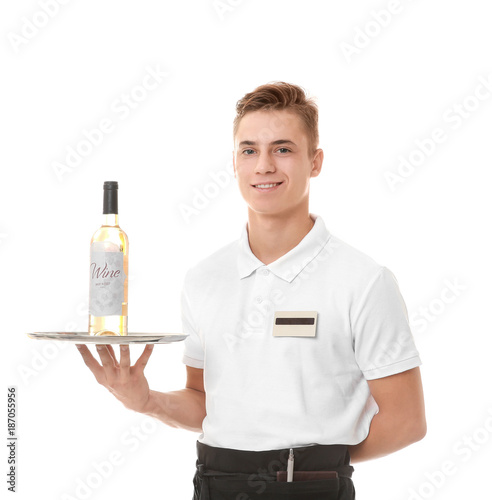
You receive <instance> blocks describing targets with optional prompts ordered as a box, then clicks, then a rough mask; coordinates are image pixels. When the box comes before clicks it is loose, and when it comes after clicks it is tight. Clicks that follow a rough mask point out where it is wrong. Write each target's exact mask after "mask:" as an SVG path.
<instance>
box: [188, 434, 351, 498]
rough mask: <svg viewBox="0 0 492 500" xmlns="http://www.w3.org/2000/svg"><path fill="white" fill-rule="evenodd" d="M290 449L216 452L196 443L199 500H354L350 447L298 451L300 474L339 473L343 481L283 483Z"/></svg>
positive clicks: (213, 448) (314, 448)
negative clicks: (279, 473) (280, 479)
mask: <svg viewBox="0 0 492 500" xmlns="http://www.w3.org/2000/svg"><path fill="white" fill-rule="evenodd" d="M288 455H289V449H279V450H266V451H245V450H234V449H230V448H216V447H213V446H208V445H205V444H203V443H201V442H199V441H197V457H198V458H197V462H196V466H197V470H196V473H195V477H194V479H193V484H194V487H195V495H194V497H193V498H194V500H229V499H230V500H253V499H255V498H256V499H258V500H270V499H282V498H286V499H287V498H288V499H289V500H296V499H299V500H300V499H302V500H318V499H319V500H352V499H355V491H354V487H353V483H352V480H351V477H352V473H353V470H354V468H353V467H352V466H351V465H350V455H349V452H348V447H347V446H345V445H313V446H305V447H299V448H294V457H295V463H294V468H295V470H296V471H336V472H337V473H338V476H339V477H338V478H336V479H335V478H334V479H321V480H314V481H313V480H312V481H297V482H292V483H285V482H278V481H277V471H279V470H286V468H287V458H288Z"/></svg>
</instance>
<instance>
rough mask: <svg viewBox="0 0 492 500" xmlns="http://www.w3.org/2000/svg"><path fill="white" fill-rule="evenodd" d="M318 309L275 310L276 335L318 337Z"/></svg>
mask: <svg viewBox="0 0 492 500" xmlns="http://www.w3.org/2000/svg"><path fill="white" fill-rule="evenodd" d="M317 320H318V312H317V311H275V316H274V319H273V336H274V337H316V323H317Z"/></svg>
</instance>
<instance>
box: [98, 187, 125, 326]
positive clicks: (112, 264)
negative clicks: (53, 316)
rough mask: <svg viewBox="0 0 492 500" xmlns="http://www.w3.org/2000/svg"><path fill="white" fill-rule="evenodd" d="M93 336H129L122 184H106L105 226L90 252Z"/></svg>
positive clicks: (99, 230) (104, 199)
mask: <svg viewBox="0 0 492 500" xmlns="http://www.w3.org/2000/svg"><path fill="white" fill-rule="evenodd" d="M89 334H90V335H128V236H127V235H126V234H125V233H124V231H122V230H121V229H120V226H119V225H118V183H117V182H113V181H107V182H105V183H104V198H103V224H102V226H101V227H100V228H99V229H98V230H97V231H96V232H95V233H94V235H93V236H92V239H91V249H90V286H89Z"/></svg>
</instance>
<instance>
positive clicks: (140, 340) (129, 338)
mask: <svg viewBox="0 0 492 500" xmlns="http://www.w3.org/2000/svg"><path fill="white" fill-rule="evenodd" d="M27 336H28V337H29V338H31V339H35V340H56V341H62V342H73V343H74V344H103V345H108V344H170V343H172V342H179V341H181V340H184V339H185V338H186V337H187V336H188V335H184V334H182V333H129V334H128V335H121V336H120V335H99V336H96V335H89V334H88V333H87V332H34V333H28V334H27Z"/></svg>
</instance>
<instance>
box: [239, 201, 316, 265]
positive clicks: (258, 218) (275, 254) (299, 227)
mask: <svg viewBox="0 0 492 500" xmlns="http://www.w3.org/2000/svg"><path fill="white" fill-rule="evenodd" d="M313 226H314V220H313V219H311V217H310V216H309V209H308V207H306V208H305V210H302V211H300V210H297V211H295V212H293V213H290V214H274V215H271V214H260V213H258V212H253V211H252V210H251V209H248V239H249V246H250V248H251V251H252V252H253V254H254V255H255V256H256V257H257V258H258V259H259V260H261V262H263V264H265V265H268V264H270V263H271V262H274V261H275V260H277V259H279V258H280V257H282V255H285V254H286V253H287V252H289V251H290V250H292V249H293V248H294V247H296V246H297V245H298V244H299V243H300V241H301V240H302V239H303V238H304V237H305V236H306V235H307V234H308V233H309V231H311V229H312V227H313Z"/></svg>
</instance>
